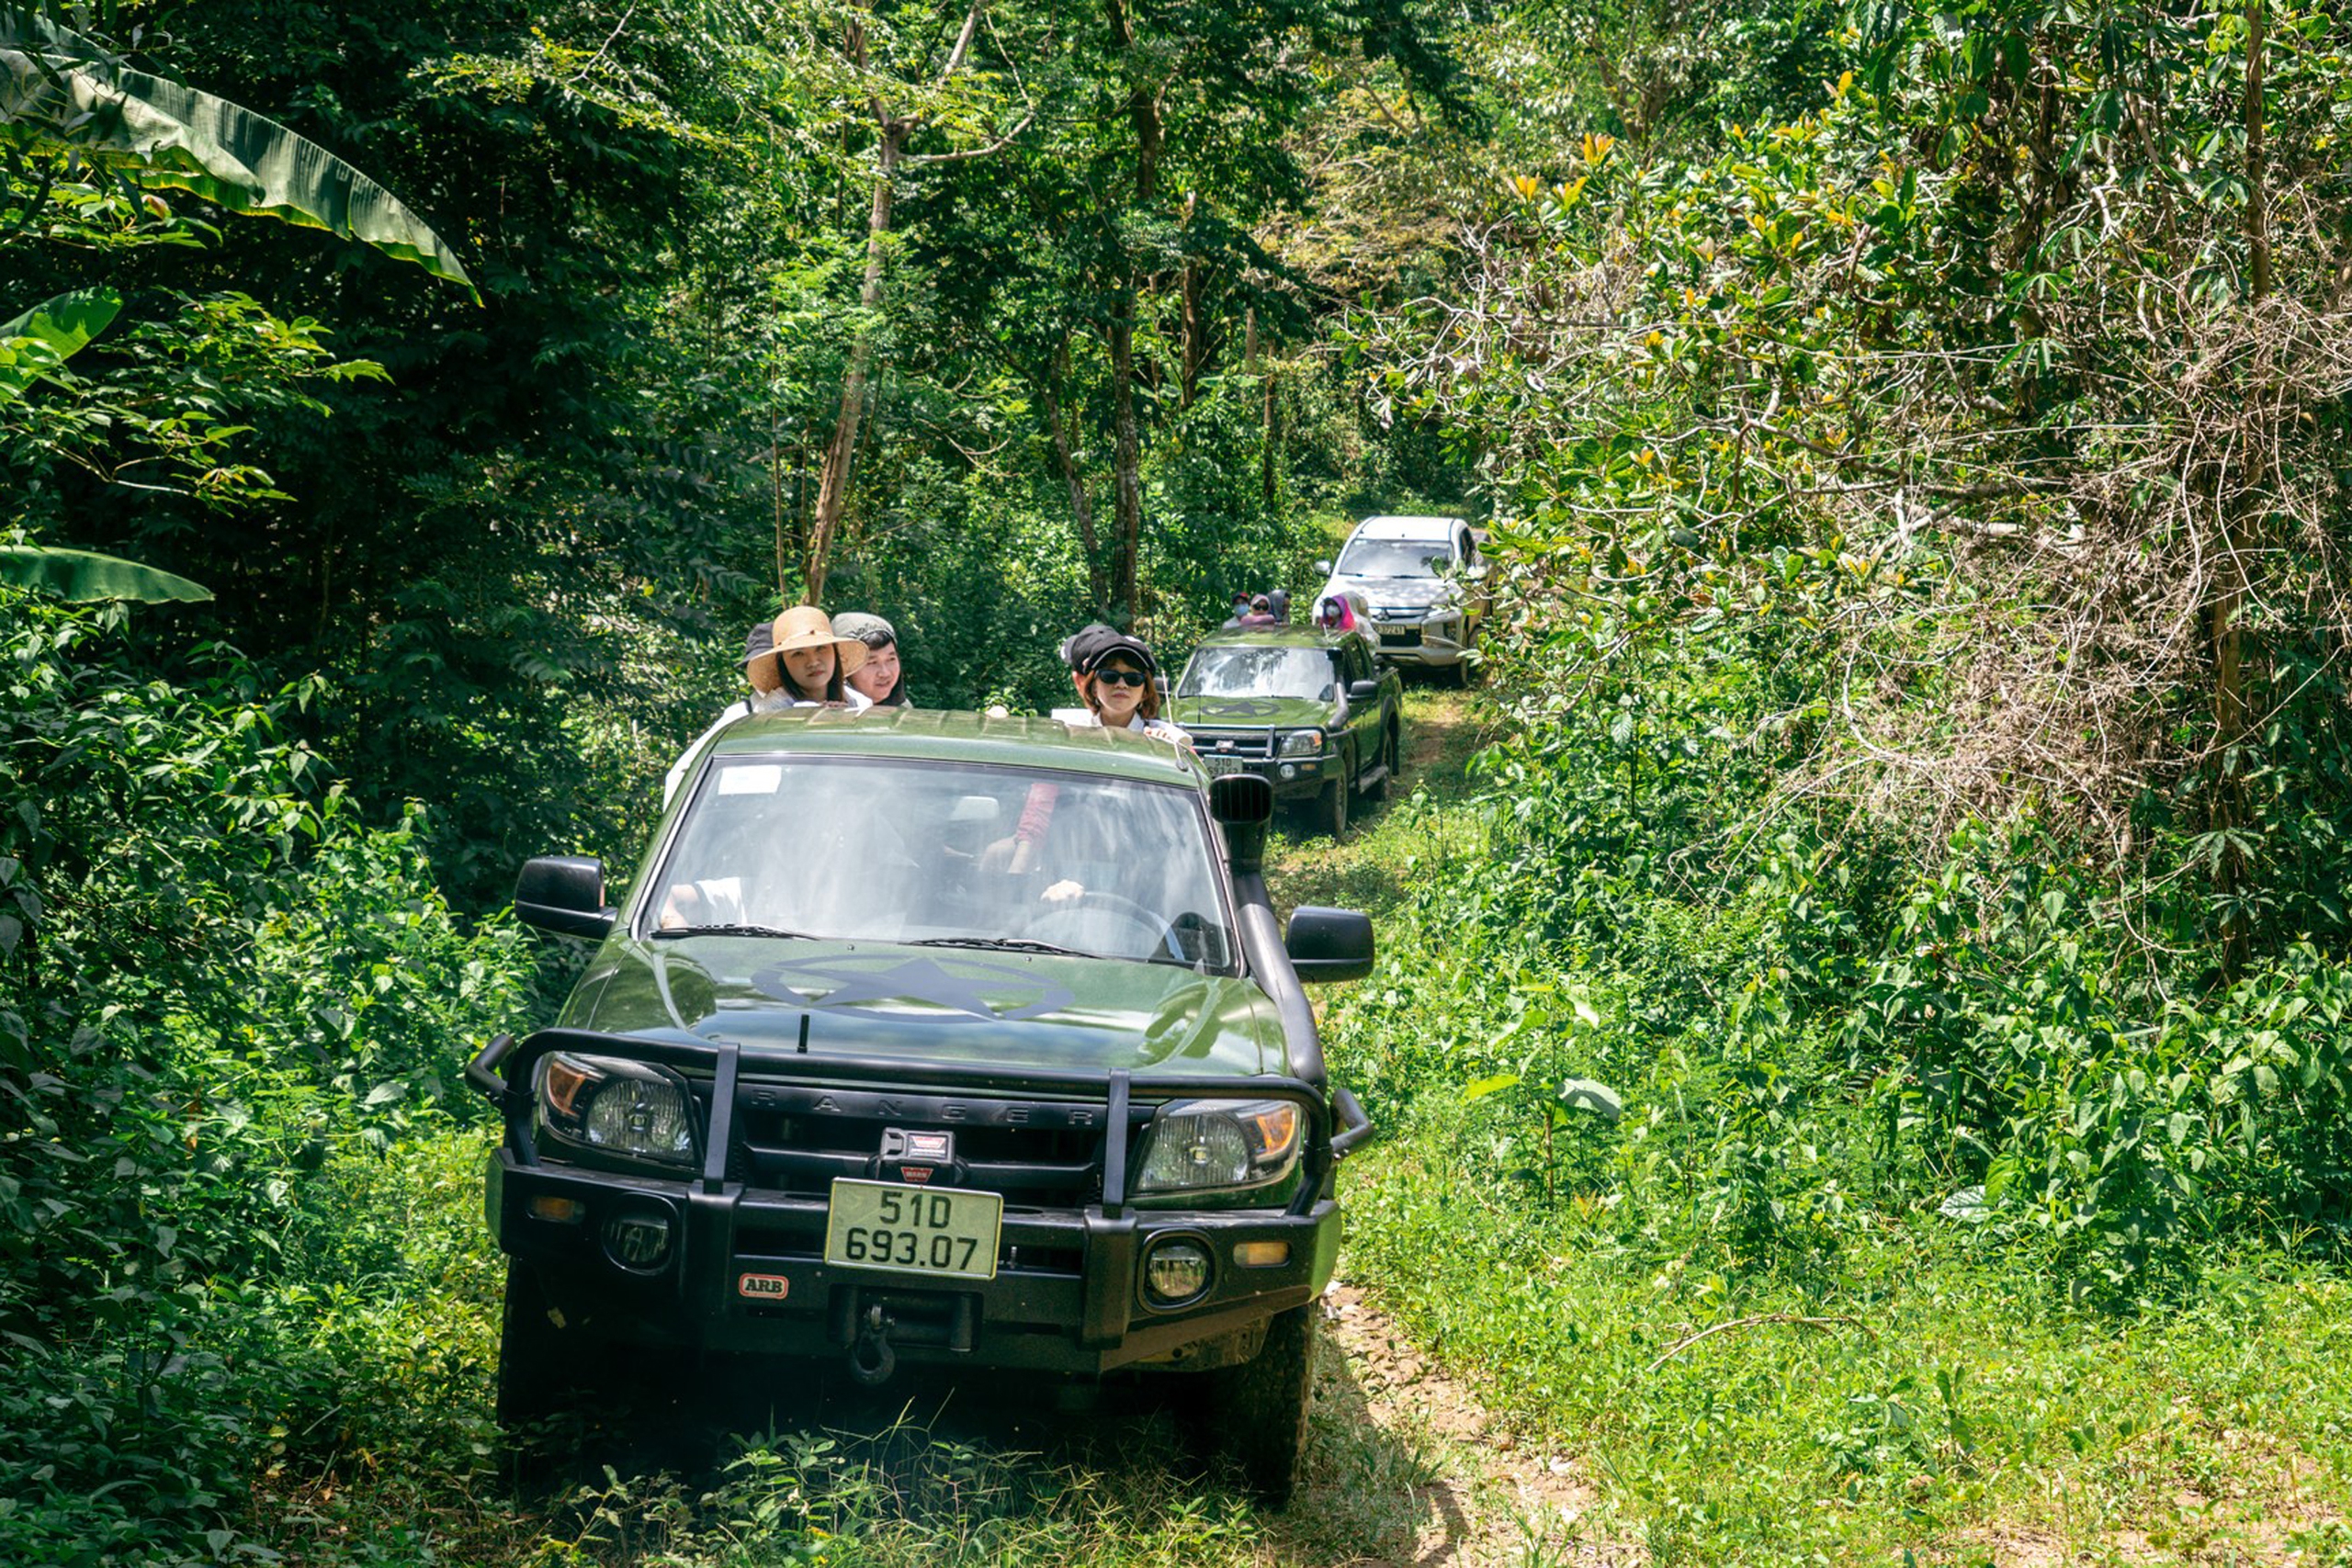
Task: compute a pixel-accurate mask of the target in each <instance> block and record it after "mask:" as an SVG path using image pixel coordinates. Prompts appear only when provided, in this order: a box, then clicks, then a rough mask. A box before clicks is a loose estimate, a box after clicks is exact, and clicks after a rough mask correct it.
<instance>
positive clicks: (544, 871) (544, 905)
mask: <svg viewBox="0 0 2352 1568" xmlns="http://www.w3.org/2000/svg"><path fill="white" fill-rule="evenodd" d="M515 918H516V919H520V920H521V921H522V922H523V923H524V924H525V925H526V926H537V927H538V929H539V930H541V931H554V932H555V933H557V934H558V935H560V936H584V937H591V938H597V937H602V936H603V935H604V934H605V932H606V931H611V930H612V929H613V922H614V921H615V920H616V919H619V918H620V911H619V910H617V909H616V908H612V907H611V906H610V905H608V904H606V903H605V863H604V862H602V861H600V860H597V859H595V858H594V857H593V856H589V855H540V856H539V857H538V858H537V859H536V860H527V861H525V862H524V863H523V870H522V872H521V874H518V875H517V876H516V877H515Z"/></svg>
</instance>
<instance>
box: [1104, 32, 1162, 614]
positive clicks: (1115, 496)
mask: <svg viewBox="0 0 2352 1568" xmlns="http://www.w3.org/2000/svg"><path fill="white" fill-rule="evenodd" d="M1103 15H1104V17H1105V18H1106V19H1107V20H1108V21H1109V23H1110V27H1111V43H1112V46H1113V47H1114V49H1116V50H1117V51H1118V53H1119V56H1120V58H1121V60H1122V61H1123V62H1125V64H1126V66H1127V69H1128V70H1129V72H1130V73H1131V74H1130V76H1129V79H1128V84H1127V123H1128V124H1129V125H1130V126H1132V127H1133V128H1134V130H1135V134H1136V191H1135V197H1136V206H1137V207H1139V208H1148V207H1149V206H1150V205H1151V204H1152V203H1153V202H1154V201H1155V200H1157V199H1159V149H1160V141H1161V128H1160V123H1159V90H1158V89H1157V88H1156V87H1154V86H1153V85H1151V84H1150V83H1148V82H1147V81H1145V80H1144V79H1143V78H1142V77H1141V76H1137V75H1134V74H1132V73H1133V72H1134V70H1135V65H1136V60H1135V49H1136V40H1135V33H1134V31H1133V30H1132V29H1131V28H1129V27H1128V25H1127V10H1126V6H1125V0H1103ZM1143 282H1144V279H1143V275H1142V272H1141V270H1140V269H1138V268H1136V266H1134V265H1133V264H1132V263H1130V265H1129V267H1128V271H1127V278H1126V282H1125V286H1124V287H1123V288H1121V289H1120V290H1119V293H1118V296H1117V298H1116V299H1114V301H1113V303H1112V307H1111V319H1110V321H1108V322H1107V323H1106V324H1105V326H1104V329H1103V335H1104V337H1105V339H1106V340H1107V341H1108V343H1109V344H1110V348H1111V412H1112V421H1113V430H1114V437H1115V440H1114V449H1113V459H1112V460H1113V465H1114V468H1115V470H1116V475H1117V478H1116V483H1115V485H1114V489H1113V491H1112V517H1113V520H1114V524H1115V525H1116V527H1117V532H1118V540H1117V545H1116V558H1115V559H1114V563H1113V573H1112V587H1111V597H1112V605H1113V607H1114V609H1115V610H1116V611H1118V612H1119V613H1121V614H1122V615H1125V616H1126V617H1127V618H1128V619H1130V620H1132V619H1133V617H1134V615H1135V613H1136V555H1137V553H1138V550H1139V547H1140V544H1141V541H1142V538H1143V474H1142V468H1143V453H1142V442H1141V440H1140V439H1139V438H1138V436H1137V435H1136V363H1135V314H1136V296H1137V295H1138V294H1139V293H1141V292H1142V289H1143Z"/></svg>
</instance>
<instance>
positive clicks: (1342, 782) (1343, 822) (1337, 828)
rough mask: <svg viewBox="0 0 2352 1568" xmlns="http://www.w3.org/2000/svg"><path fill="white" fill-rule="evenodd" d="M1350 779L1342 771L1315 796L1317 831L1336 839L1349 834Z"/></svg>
mask: <svg viewBox="0 0 2352 1568" xmlns="http://www.w3.org/2000/svg"><path fill="white" fill-rule="evenodd" d="M1348 794H1349V791H1348V780H1347V776H1346V775H1345V774H1344V773H1342V774H1341V775H1340V777H1338V778H1335V779H1333V780H1331V781H1330V782H1329V783H1328V784H1325V785H1324V786H1323V793H1322V794H1321V795H1317V796H1316V797H1315V818H1314V821H1315V826H1316V829H1317V831H1319V832H1325V833H1329V834H1330V835H1331V837H1332V838H1334V839H1344V838H1346V837H1347V836H1348Z"/></svg>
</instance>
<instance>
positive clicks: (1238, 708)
mask: <svg viewBox="0 0 2352 1568" xmlns="http://www.w3.org/2000/svg"><path fill="white" fill-rule="evenodd" d="M1339 711H1340V710H1339V705H1337V704H1335V703H1318V702H1315V701H1313V700H1311V699H1309V698H1306V697H1179V698H1177V699H1176V709H1175V719H1176V722H1177V723H1178V724H1180V725H1182V726H1184V727H1185V728H1192V727H1193V726H1195V725H1198V726H1199V727H1201V728H1204V729H1306V728H1321V727H1326V726H1329V725H1332V724H1336V723H1338V722H1339Z"/></svg>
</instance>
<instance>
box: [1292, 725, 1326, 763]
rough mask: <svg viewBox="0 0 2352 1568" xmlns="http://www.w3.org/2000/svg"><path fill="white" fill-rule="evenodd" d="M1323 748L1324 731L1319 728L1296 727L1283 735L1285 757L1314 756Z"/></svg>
mask: <svg viewBox="0 0 2352 1568" xmlns="http://www.w3.org/2000/svg"><path fill="white" fill-rule="evenodd" d="M1321 750H1323V732H1322V731H1321V730H1319V729H1294V730H1292V731H1291V732H1290V733H1289V734H1287V735H1285V736H1283V750H1282V754H1283V756H1285V757H1312V756H1315V755H1317V753H1319V752H1320V751H1321Z"/></svg>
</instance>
